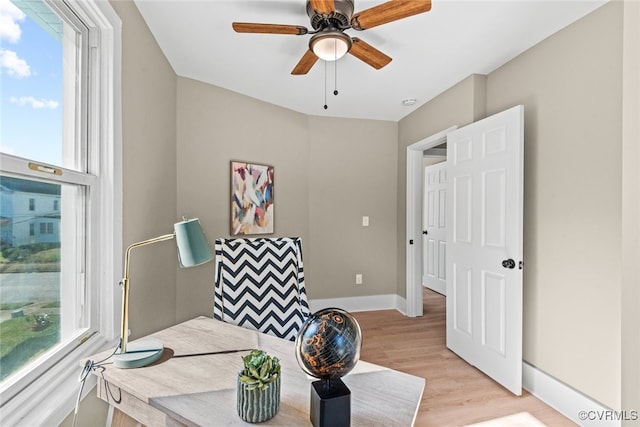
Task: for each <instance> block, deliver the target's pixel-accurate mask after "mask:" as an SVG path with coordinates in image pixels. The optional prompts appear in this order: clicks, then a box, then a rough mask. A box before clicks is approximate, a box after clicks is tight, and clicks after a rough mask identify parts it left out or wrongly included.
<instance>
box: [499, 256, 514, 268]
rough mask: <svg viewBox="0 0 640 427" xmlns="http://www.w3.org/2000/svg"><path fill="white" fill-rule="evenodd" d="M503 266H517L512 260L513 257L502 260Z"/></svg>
mask: <svg viewBox="0 0 640 427" xmlns="http://www.w3.org/2000/svg"><path fill="white" fill-rule="evenodd" d="M502 266H503V267H504V268H515V267H516V262H515V261H514V260H512V259H511V258H509V259H505V260H504V261H502Z"/></svg>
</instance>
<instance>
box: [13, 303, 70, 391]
mask: <svg viewBox="0 0 640 427" xmlns="http://www.w3.org/2000/svg"><path fill="white" fill-rule="evenodd" d="M48 321H49V322H48V324H47V325H46V327H44V328H42V329H41V330H33V329H34V328H32V326H33V325H34V320H33V317H32V316H21V317H16V318H13V319H8V320H5V321H4V322H2V323H0V379H4V378H6V377H7V376H8V375H10V374H11V373H12V372H14V371H15V370H17V369H19V368H20V367H21V366H23V365H24V364H25V363H26V362H27V361H29V360H30V359H31V358H33V357H34V356H36V355H38V354H40V353H42V352H43V351H46V350H47V349H49V348H50V347H51V346H53V345H55V344H56V343H57V342H58V341H59V339H60V315H59V314H50V315H49V316H48ZM36 329H38V328H36Z"/></svg>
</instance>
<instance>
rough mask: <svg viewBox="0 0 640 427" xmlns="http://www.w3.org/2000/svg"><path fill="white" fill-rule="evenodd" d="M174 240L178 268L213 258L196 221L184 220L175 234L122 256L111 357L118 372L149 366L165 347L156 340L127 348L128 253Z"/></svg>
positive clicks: (133, 245) (175, 230) (153, 241)
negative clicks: (116, 338)
mask: <svg viewBox="0 0 640 427" xmlns="http://www.w3.org/2000/svg"><path fill="white" fill-rule="evenodd" d="M174 238H175V239H176V245H177V246H178V261H179V263H180V267H195V266H196V265H200V264H204V263H205V262H208V261H211V259H212V258H213V255H212V254H211V248H210V247H209V244H208V243H207V238H206V237H205V235H204V232H203V231H202V227H201V226H200V221H199V220H198V219H197V218H194V219H189V220H187V219H185V220H183V221H181V222H178V223H176V224H174V232H173V233H171V234H165V235H163V236H158V237H155V238H153V239H149V240H143V241H142V242H138V243H134V244H132V245H130V246H129V247H128V248H127V251H126V252H125V256H124V278H123V279H122V282H120V284H121V285H122V324H121V329H120V351H119V352H118V353H116V354H115V355H114V356H113V357H114V365H115V366H117V367H118V368H140V367H142V366H146V365H149V364H151V363H153V362H155V361H156V360H158V359H159V358H160V357H161V356H162V352H163V350H164V346H163V345H162V343H161V342H160V341H158V340H155V339H145V340H140V341H134V342H132V343H131V344H130V345H127V338H128V335H129V333H128V332H129V284H130V280H129V258H130V257H131V250H133V249H134V248H139V247H140V246H146V245H150V244H152V243H157V242H162V241H165V240H171V239H174Z"/></svg>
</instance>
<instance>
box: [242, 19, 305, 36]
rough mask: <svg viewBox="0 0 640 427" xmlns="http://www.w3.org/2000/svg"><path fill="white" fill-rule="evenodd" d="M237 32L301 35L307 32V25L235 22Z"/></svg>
mask: <svg viewBox="0 0 640 427" xmlns="http://www.w3.org/2000/svg"><path fill="white" fill-rule="evenodd" d="M231 26H232V27H233V29H234V30H235V31H236V33H261V34H294V35H298V36H301V35H303V34H307V32H308V30H307V29H306V28H305V27H301V26H298V25H280V24H257V23H254V22H234V23H233V24H231Z"/></svg>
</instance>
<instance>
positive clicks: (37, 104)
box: [9, 96, 60, 110]
mask: <svg viewBox="0 0 640 427" xmlns="http://www.w3.org/2000/svg"><path fill="white" fill-rule="evenodd" d="M9 100H10V101H11V102H12V103H13V104H16V105H19V106H20V107H24V106H30V107H31V108H35V109H41V108H49V109H51V110H55V109H56V108H58V106H59V105H60V103H59V102H58V101H54V100H53V99H36V98H34V97H33V96H21V97H19V98H18V97H15V96H12V97H11V98H9Z"/></svg>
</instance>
